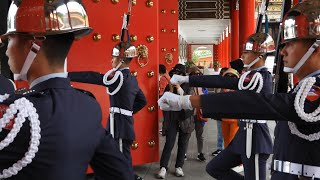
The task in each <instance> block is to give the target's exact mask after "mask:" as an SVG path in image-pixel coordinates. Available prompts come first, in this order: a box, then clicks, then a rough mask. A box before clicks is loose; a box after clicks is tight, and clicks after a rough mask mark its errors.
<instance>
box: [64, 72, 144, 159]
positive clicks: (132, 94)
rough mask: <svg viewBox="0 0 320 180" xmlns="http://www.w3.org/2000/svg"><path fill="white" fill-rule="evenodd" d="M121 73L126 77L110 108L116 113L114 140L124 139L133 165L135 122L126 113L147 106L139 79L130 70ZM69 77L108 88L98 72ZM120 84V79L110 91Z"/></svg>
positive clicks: (72, 73)
mask: <svg viewBox="0 0 320 180" xmlns="http://www.w3.org/2000/svg"><path fill="white" fill-rule="evenodd" d="M121 72H122V73H123V77H124V80H123V84H122V87H121V89H120V90H119V92H118V93H116V94H115V95H112V96H110V108H113V110H114V111H115V112H116V113H115V114H114V123H115V126H114V127H115V130H114V133H115V134H114V138H115V139H116V140H119V139H120V138H121V139H122V143H123V147H122V148H123V154H124V155H125V156H126V158H127V159H128V160H129V161H130V163H131V162H132V160H131V155H130V147H131V144H132V142H133V140H135V133H134V126H133V123H134V120H133V117H132V115H129V114H126V112H131V113H133V114H134V113H136V112H138V111H139V110H141V109H142V108H143V107H144V106H145V105H146V98H145V96H144V94H143V92H142V91H141V89H140V88H139V86H138V81H137V79H136V78H135V77H134V76H132V75H131V73H130V70H129V69H128V68H124V69H122V70H121ZM68 76H69V78H70V79H71V81H76V82H83V83H90V84H97V85H103V86H106V85H105V84H104V83H103V76H104V74H100V73H97V72H69V73H68ZM119 82H120V80H119V79H118V80H117V81H116V82H115V83H114V84H112V85H109V86H108V89H109V91H110V92H112V91H114V90H115V89H116V87H117V86H118V84H119ZM109 121H110V117H109ZM109 124H110V123H108V126H107V130H110V127H109ZM117 142H119V141H117Z"/></svg>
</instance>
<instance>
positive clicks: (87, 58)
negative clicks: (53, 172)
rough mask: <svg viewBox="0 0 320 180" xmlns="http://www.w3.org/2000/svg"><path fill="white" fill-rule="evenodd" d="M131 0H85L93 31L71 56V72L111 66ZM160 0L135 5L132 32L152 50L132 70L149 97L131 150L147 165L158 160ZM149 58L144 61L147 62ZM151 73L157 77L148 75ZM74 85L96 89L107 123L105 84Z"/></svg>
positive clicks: (136, 124)
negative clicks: (97, 36) (96, 36)
mask: <svg viewBox="0 0 320 180" xmlns="http://www.w3.org/2000/svg"><path fill="white" fill-rule="evenodd" d="M127 2H128V1H119V3H117V4H113V3H112V2H111V1H98V2H94V1H92V0H84V3H85V5H86V9H87V12H88V16H89V23H90V26H91V27H93V28H94V31H93V33H91V34H90V35H89V36H87V37H85V38H83V39H81V40H79V41H77V42H76V43H75V44H74V46H73V47H72V50H71V52H70V54H69V56H68V65H67V66H68V71H88V70H92V71H97V72H101V73H106V72H107V71H108V70H110V69H111V50H112V48H113V46H114V45H116V44H117V43H119V41H117V42H114V41H113V40H112V35H113V34H118V35H120V30H121V26H122V16H123V14H124V12H126V11H127V9H128V7H127ZM158 7H159V4H158V1H153V6H152V7H148V6H147V1H137V4H136V5H135V6H133V7H132V16H131V19H130V25H129V31H130V34H131V35H136V36H137V41H136V42H134V45H135V46H138V45H139V44H144V45H146V46H147V47H148V49H149V61H148V64H147V65H146V66H144V67H140V66H139V64H138V61H137V59H134V60H132V62H131V66H130V70H131V71H136V72H137V79H138V82H139V86H140V88H141V89H142V91H143V92H144V93H145V95H146V98H147V106H146V107H145V108H143V109H142V110H141V111H140V112H138V113H137V114H135V115H134V119H135V121H134V128H135V132H136V142H137V143H138V148H137V149H135V150H132V155H133V164H135V165H138V164H144V163H149V162H155V161H158V160H159V155H158V154H159V133H158V128H159V127H158V116H157V102H156V101H157V98H158V91H157V89H158V88H157V87H158V78H157V74H158V57H159V51H158V49H159V35H158ZM95 33H98V34H100V35H101V39H100V40H98V41H95V40H94V39H93V38H94V34H95ZM148 36H153V37H154V41H153V42H150V43H149V42H147V37H148ZM146 62H147V61H144V63H146ZM148 72H153V74H154V76H152V77H148ZM73 85H74V86H75V87H78V88H82V89H86V90H88V91H90V92H93V93H94V95H95V96H96V98H97V100H98V102H99V103H100V105H101V108H102V111H103V119H102V124H103V125H106V123H107V117H108V115H109V97H108V95H107V93H106V88H105V87H100V86H95V85H87V84H81V83H73ZM151 106H154V107H155V110H154V111H152V112H149V111H148V107H151ZM151 140H153V141H155V146H154V147H150V146H149V144H148V142H150V141H151Z"/></svg>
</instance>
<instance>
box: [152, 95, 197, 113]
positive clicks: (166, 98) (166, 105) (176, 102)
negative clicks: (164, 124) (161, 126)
mask: <svg viewBox="0 0 320 180" xmlns="http://www.w3.org/2000/svg"><path fill="white" fill-rule="evenodd" d="M189 98H190V95H187V96H179V95H176V94H173V93H170V92H165V93H164V94H163V96H162V97H161V98H160V99H159V100H158V105H159V106H160V109H161V110H164V111H180V110H182V109H190V110H192V109H193V107H192V105H191V102H190V100H189Z"/></svg>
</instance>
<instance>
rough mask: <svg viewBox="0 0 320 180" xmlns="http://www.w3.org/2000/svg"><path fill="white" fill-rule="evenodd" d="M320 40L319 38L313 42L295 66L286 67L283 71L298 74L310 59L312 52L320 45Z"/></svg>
mask: <svg viewBox="0 0 320 180" xmlns="http://www.w3.org/2000/svg"><path fill="white" fill-rule="evenodd" d="M319 44H320V40H317V41H316V42H314V43H313V44H312V46H311V47H310V48H309V50H308V51H307V52H306V53H305V54H304V55H303V56H302V58H301V59H300V60H299V61H298V63H297V64H296V65H295V66H294V68H289V67H284V68H283V71H284V72H286V73H293V74H296V73H297V72H298V70H299V69H300V68H301V66H302V65H303V64H304V63H305V62H306V61H307V60H308V59H309V57H310V56H311V55H312V53H313V52H314V51H315V50H316V49H317V48H318V47H319Z"/></svg>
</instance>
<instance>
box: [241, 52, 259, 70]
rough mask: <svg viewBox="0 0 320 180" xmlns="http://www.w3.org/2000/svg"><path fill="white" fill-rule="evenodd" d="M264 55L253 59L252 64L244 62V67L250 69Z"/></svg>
mask: <svg viewBox="0 0 320 180" xmlns="http://www.w3.org/2000/svg"><path fill="white" fill-rule="evenodd" d="M262 57H263V55H260V56H258V57H257V58H256V59H255V60H253V61H252V62H251V63H250V64H244V65H243V67H245V68H247V69H250V68H251V66H253V65H254V64H255V63H257V62H258V61H259V60H260V59H261V58H262Z"/></svg>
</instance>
